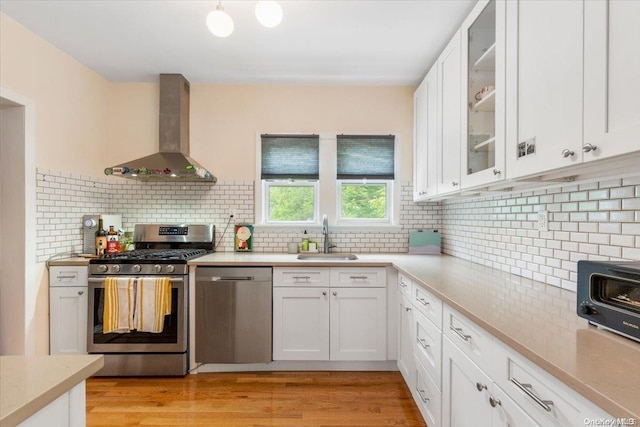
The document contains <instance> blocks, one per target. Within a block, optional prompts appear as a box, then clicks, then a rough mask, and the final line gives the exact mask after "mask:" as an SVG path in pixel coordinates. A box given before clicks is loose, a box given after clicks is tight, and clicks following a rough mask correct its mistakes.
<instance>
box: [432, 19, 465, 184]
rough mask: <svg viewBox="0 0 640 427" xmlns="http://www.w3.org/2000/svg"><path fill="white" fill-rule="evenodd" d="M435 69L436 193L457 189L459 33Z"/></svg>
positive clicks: (458, 166)
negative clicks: (436, 115) (436, 92)
mask: <svg viewBox="0 0 640 427" xmlns="http://www.w3.org/2000/svg"><path fill="white" fill-rule="evenodd" d="M436 65H437V69H438V144H437V147H438V184H437V185H438V194H446V193H450V192H453V191H457V190H459V189H460V140H461V134H460V132H461V126H460V124H461V113H462V108H463V107H464V104H463V103H462V98H461V73H460V31H458V32H456V34H455V35H454V36H453V38H452V39H451V41H450V42H449V44H448V45H447V46H446V47H445V48H444V51H443V52H442V53H441V54H440V57H438V61H437V62H436Z"/></svg>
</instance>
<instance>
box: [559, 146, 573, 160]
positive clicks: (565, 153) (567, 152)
mask: <svg viewBox="0 0 640 427" xmlns="http://www.w3.org/2000/svg"><path fill="white" fill-rule="evenodd" d="M574 154H576V153H574V152H573V151H571V150H569V149H568V148H565V149H564V150H562V157H564V158H565V159H566V158H567V157H571V156H573V155H574Z"/></svg>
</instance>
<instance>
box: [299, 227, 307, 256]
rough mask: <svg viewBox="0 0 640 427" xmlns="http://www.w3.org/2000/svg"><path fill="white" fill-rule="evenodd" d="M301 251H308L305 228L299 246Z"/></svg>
mask: <svg viewBox="0 0 640 427" xmlns="http://www.w3.org/2000/svg"><path fill="white" fill-rule="evenodd" d="M300 250H301V251H302V252H308V251H309V236H308V235H307V230H304V234H303V235H302V245H301V247H300Z"/></svg>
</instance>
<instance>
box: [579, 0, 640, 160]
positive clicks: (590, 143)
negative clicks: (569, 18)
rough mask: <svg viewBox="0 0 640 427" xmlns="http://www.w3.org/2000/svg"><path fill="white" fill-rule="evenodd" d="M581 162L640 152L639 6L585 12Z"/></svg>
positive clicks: (598, 5)
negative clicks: (582, 158) (582, 159)
mask: <svg viewBox="0 0 640 427" xmlns="http://www.w3.org/2000/svg"><path fill="white" fill-rule="evenodd" d="M584 12H585V13H584V19H585V22H584V28H585V29H584V35H585V39H584V144H583V146H582V155H583V157H584V161H591V160H596V159H602V158H607V157H612V156H618V155H621V154H626V153H630V152H633V151H638V150H640V138H639V135H640V81H639V80H640V53H639V52H640V51H639V49H640V47H639V46H640V2H639V1H626V0H611V1H607V0H589V1H586V2H585V10H584Z"/></svg>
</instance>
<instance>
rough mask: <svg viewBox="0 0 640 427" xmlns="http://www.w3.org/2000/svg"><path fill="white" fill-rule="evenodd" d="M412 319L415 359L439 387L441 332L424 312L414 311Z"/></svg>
mask: <svg viewBox="0 0 640 427" xmlns="http://www.w3.org/2000/svg"><path fill="white" fill-rule="evenodd" d="M413 319H414V320H413V321H414V325H413V326H414V327H413V330H414V331H415V337H414V340H413V348H414V354H415V356H416V359H417V360H419V361H420V363H421V364H422V366H423V367H424V368H425V369H426V371H427V372H428V373H429V375H430V376H431V378H432V379H433V382H434V383H435V384H436V386H437V387H438V389H440V381H441V378H442V369H441V368H442V332H440V329H438V328H436V326H435V325H434V324H433V323H431V322H430V321H429V320H428V319H427V318H426V316H425V315H424V314H422V313H421V312H419V311H417V310H416V311H414V313H413Z"/></svg>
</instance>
